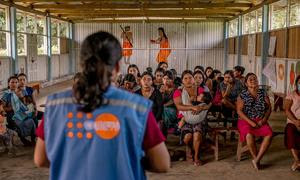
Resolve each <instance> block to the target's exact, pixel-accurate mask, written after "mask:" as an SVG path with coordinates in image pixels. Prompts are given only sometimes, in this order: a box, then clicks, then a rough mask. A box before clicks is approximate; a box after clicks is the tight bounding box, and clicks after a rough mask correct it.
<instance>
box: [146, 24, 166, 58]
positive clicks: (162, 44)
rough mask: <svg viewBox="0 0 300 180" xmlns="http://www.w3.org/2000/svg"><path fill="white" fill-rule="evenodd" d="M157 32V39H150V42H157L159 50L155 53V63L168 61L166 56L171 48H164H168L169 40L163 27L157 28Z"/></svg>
mask: <svg viewBox="0 0 300 180" xmlns="http://www.w3.org/2000/svg"><path fill="white" fill-rule="evenodd" d="M158 33H159V38H158V39H156V40H150V42H151V43H152V44H159V48H160V50H159V53H158V55H157V58H156V61H157V63H160V62H166V63H168V56H169V55H170V53H171V50H170V49H165V48H170V44H169V40H168V37H167V35H166V33H165V30H164V28H162V27H160V28H158Z"/></svg>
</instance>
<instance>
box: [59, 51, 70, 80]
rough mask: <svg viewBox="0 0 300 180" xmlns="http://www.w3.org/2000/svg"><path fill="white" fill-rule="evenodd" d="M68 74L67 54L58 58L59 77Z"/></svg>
mask: <svg viewBox="0 0 300 180" xmlns="http://www.w3.org/2000/svg"><path fill="white" fill-rule="evenodd" d="M68 74H69V54H61V55H60V56H59V77H62V76H66V75H68Z"/></svg>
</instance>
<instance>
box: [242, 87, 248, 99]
mask: <svg viewBox="0 0 300 180" xmlns="http://www.w3.org/2000/svg"><path fill="white" fill-rule="evenodd" d="M249 96H250V94H249V91H248V90H247V89H243V90H242V91H241V93H240V97H241V98H242V99H245V98H247V97H249Z"/></svg>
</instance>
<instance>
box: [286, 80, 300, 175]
mask: <svg viewBox="0 0 300 180" xmlns="http://www.w3.org/2000/svg"><path fill="white" fill-rule="evenodd" d="M295 85H296V90H295V91H293V92H291V93H290V94H288V96H287V97H286V98H285V102H284V104H285V114H286V116H287V125H286V127H285V138H284V142H285V146H286V148H287V149H289V150H291V152H292V155H293V157H294V163H293V165H292V168H291V169H292V170H293V171H296V170H297V169H300V156H299V150H300V109H299V107H300V76H297V78H296V82H295Z"/></svg>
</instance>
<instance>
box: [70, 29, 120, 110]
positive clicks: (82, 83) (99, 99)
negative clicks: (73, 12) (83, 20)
mask: <svg viewBox="0 0 300 180" xmlns="http://www.w3.org/2000/svg"><path fill="white" fill-rule="evenodd" d="M121 58H122V48H121V45H120V43H119V41H118V40H117V39H116V38H115V37H114V36H113V35H111V34H109V33H107V32H102V31H100V32H97V33H94V34H92V35H89V36H88V37H87V38H86V39H85V40H84V42H83V44H82V46H81V57H80V65H81V67H82V74H81V76H80V77H79V79H78V81H77V82H76V83H75V84H74V86H73V92H74V96H75V99H76V101H77V103H78V104H81V105H82V107H81V108H80V110H81V111H84V112H91V111H93V110H95V109H96V108H98V107H100V106H101V105H102V104H104V100H103V94H104V93H105V92H106V91H107V89H108V87H109V86H110V83H111V76H112V71H113V70H114V68H115V66H116V64H117V63H118V61H119V60H120V59H121Z"/></svg>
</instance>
